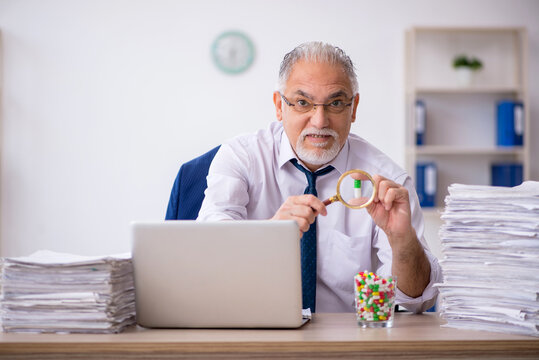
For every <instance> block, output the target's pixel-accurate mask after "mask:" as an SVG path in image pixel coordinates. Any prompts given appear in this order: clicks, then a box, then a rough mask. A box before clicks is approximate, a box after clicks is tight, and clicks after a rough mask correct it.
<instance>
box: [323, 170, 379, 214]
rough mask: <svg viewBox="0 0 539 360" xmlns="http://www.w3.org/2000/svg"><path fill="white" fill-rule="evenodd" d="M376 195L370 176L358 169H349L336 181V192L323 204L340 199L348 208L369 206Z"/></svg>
mask: <svg viewBox="0 0 539 360" xmlns="http://www.w3.org/2000/svg"><path fill="white" fill-rule="evenodd" d="M375 197H376V187H375V186H374V179H373V178H372V176H371V175H370V174H369V173H367V172H365V171H363V170H359V169H355V170H349V171H347V172H345V173H344V174H342V175H341V177H340V178H339V181H337V194H336V195H333V196H332V197H330V198H329V199H327V200H324V201H323V203H324V205H326V206H328V205H329V204H331V203H334V202H336V201H340V202H341V203H342V204H343V205H344V206H346V207H348V208H350V209H362V208H364V207H366V206H369V205H370V204H371V203H372V202H373V201H374V198H375Z"/></svg>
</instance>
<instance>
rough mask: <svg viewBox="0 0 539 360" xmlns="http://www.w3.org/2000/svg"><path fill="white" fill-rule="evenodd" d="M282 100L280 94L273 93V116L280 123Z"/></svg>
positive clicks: (281, 118)
mask: <svg viewBox="0 0 539 360" xmlns="http://www.w3.org/2000/svg"><path fill="white" fill-rule="evenodd" d="M282 102H283V99H282V98H281V94H280V93H279V92H278V91H274V92H273V103H274V104H275V115H276V116H277V120H279V121H282V120H283V107H282V105H283V104H282Z"/></svg>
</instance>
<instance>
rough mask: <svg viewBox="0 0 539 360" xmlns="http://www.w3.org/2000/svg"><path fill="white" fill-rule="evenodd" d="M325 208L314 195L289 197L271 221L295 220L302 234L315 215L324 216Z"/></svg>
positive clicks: (307, 228)
mask: <svg viewBox="0 0 539 360" xmlns="http://www.w3.org/2000/svg"><path fill="white" fill-rule="evenodd" d="M326 214H327V211H326V206H325V205H324V204H323V203H322V201H320V199H318V198H317V197H315V196H314V195H308V194H307V195H299V196H290V197H289V198H288V199H286V201H285V202H284V203H283V205H281V207H280V208H279V210H277V212H276V213H275V215H273V217H272V218H271V220H296V222H297V223H298V225H299V229H300V231H301V232H302V233H304V232H306V231H307V230H309V226H310V225H311V224H312V223H313V222H314V219H315V218H316V216H317V215H324V216H325V215H326Z"/></svg>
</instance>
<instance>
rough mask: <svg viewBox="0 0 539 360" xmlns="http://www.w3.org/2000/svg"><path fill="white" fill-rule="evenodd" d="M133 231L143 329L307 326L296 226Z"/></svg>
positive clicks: (150, 226)
mask: <svg viewBox="0 0 539 360" xmlns="http://www.w3.org/2000/svg"><path fill="white" fill-rule="evenodd" d="M131 231H132V232H131V236H132V256H133V267H134V278H135V300H136V316H137V323H138V324H139V325H141V326H144V327H158V328H297V327H299V326H301V325H302V324H303V322H304V321H303V318H302V309H301V307H302V299H301V259H300V232H299V228H298V226H297V224H296V222H295V221H292V220H287V221H284V220H283V221H271V220H242V221H219V222H196V221H190V220H186V221H181V220H174V221H160V222H134V223H132V225H131Z"/></svg>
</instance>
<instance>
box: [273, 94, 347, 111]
mask: <svg viewBox="0 0 539 360" xmlns="http://www.w3.org/2000/svg"><path fill="white" fill-rule="evenodd" d="M279 95H281V97H282V98H283V100H284V102H285V103H286V105H288V106H292V109H293V110H294V111H296V112H298V113H302V114H303V113H307V112H309V111H311V110H313V109H315V110H316V107H317V106H323V107H324V110H326V111H327V112H329V113H331V114H340V113H342V112H343V111H344V109H346V108H347V107H349V106H351V105H352V103H351V102H349V103H345V100H342V99H335V100H333V101H331V102H330V103H328V104H313V103H311V102H309V101H307V100H305V99H299V100H297V101H296V102H295V103H292V102H290V101H289V100H288V99H287V98H286V97H285V96H284V95H283V94H281V93H279ZM353 98H354V97H353V96H352V97H351V98H350V99H348V100H346V101H351V100H352V99H353Z"/></svg>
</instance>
